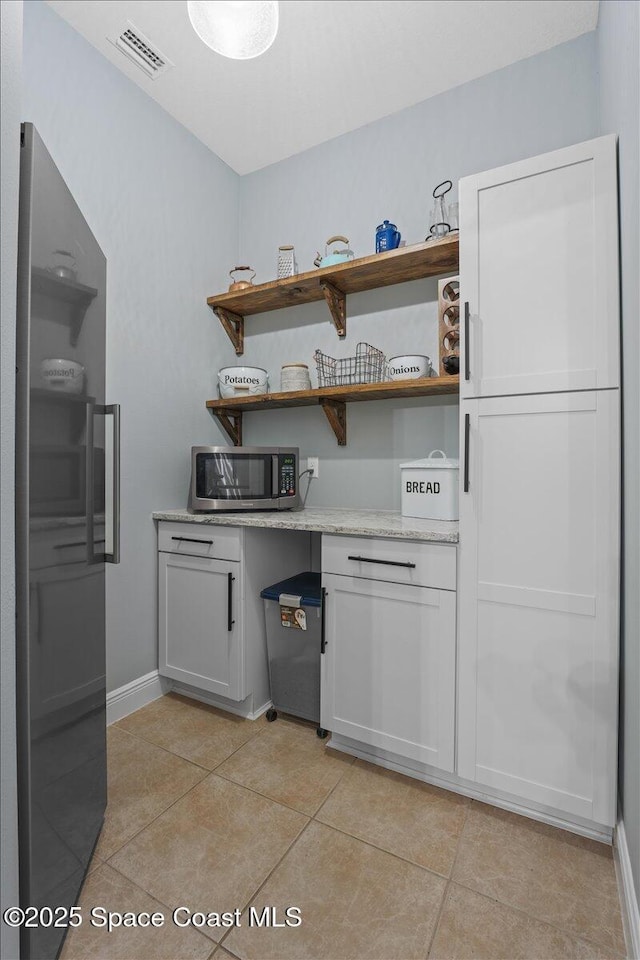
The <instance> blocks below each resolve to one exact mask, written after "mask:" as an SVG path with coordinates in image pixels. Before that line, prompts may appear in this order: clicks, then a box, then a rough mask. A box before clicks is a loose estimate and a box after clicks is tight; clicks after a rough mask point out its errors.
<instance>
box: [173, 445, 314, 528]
mask: <svg viewBox="0 0 640 960" xmlns="http://www.w3.org/2000/svg"><path fill="white" fill-rule="evenodd" d="M299 460H300V457H299V451H298V448H297V447H192V448H191V487H190V490H189V509H190V510H194V511H197V510H200V511H208V512H211V511H214V510H294V509H296V508H298V507H300V505H301V502H300V493H299V491H298V473H299Z"/></svg>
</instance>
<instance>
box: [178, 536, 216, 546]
mask: <svg viewBox="0 0 640 960" xmlns="http://www.w3.org/2000/svg"><path fill="white" fill-rule="evenodd" d="M171 539H172V540H184V542H185V543H205V544H207V545H208V546H210V547H211V546H212V545H213V540H196V539H195V538H194V537H171Z"/></svg>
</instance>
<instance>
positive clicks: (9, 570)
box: [0, 0, 22, 958]
mask: <svg viewBox="0 0 640 960" xmlns="http://www.w3.org/2000/svg"><path fill="white" fill-rule="evenodd" d="M1 21H2V22H1V25H2V30H1V31H0V36H1V44H2V48H1V50H0V61H1V62H2V72H1V80H2V82H1V96H0V117H1V131H0V132H1V143H0V146H1V152H0V168H1V169H2V182H1V192H0V199H1V203H0V231H1V234H0V246H1V247H2V265H1V270H2V274H1V286H0V289H1V299H0V396H1V401H2V402H1V404H0V411H1V420H0V467H1V471H2V473H1V477H0V497H1V499H0V505H1V508H2V513H1V524H0V530H1V531H2V532H1V535H0V568H1V569H2V576H1V577H0V591H1V592H0V615H1V630H0V637H1V647H0V714H1V715H0V753H1V757H0V818H1V819H0V849H1V850H2V857H1V858H0V890H1V894H2V896H1V909H0V914H1V913H2V912H4V909H5V907H8V906H12V905H15V904H16V903H18V835H17V823H18V821H17V805H16V741H15V730H16V713H15V622H16V621H15V615H16V608H15V554H14V510H15V500H14V485H15V469H14V461H15V453H14V444H15V370H16V365H15V338H16V265H17V256H18V179H19V169H20V120H21V116H20V100H21V95H22V91H21V83H22V3H18V2H15V0H10V2H6V0H5V2H3V4H2V13H1ZM18 940H19V938H18V931H17V930H12V929H11V928H10V927H7V926H6V925H5V924H4V923H0V955H1V956H2V957H7V958H8V957H17V956H18Z"/></svg>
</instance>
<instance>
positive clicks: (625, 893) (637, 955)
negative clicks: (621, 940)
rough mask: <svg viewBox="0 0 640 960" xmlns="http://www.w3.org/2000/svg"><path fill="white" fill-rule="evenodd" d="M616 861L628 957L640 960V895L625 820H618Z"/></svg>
mask: <svg viewBox="0 0 640 960" xmlns="http://www.w3.org/2000/svg"><path fill="white" fill-rule="evenodd" d="M614 859H615V863H616V873H617V875H618V889H619V891H620V901H621V904H622V920H623V923H624V936H625V940H626V941H627V956H628V957H629V960H640V906H639V905H638V894H637V893H636V888H635V884H634V881H633V872H632V870H631V858H630V857H629V847H628V845H627V834H626V831H625V829H624V821H623V820H618V825H617V827H616V840H615V846H614Z"/></svg>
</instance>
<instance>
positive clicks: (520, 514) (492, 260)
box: [457, 137, 620, 827]
mask: <svg viewBox="0 0 640 960" xmlns="http://www.w3.org/2000/svg"><path fill="white" fill-rule="evenodd" d="M615 196H616V179H615V139H614V138H613V137H605V138H602V139H601V140H596V141H591V142H590V143H586V144H579V145H578V146H576V147H571V148H568V149H566V150H560V151H558V152H556V153H554V154H547V155H545V156H543V157H538V158H535V159H533V160H527V161H523V162H522V163H517V164H514V165H512V166H511V167H505V168H501V169H500V170H496V171H490V172H489V173H486V174H482V175H480V176H478V177H470V178H467V180H464V181H461V189H460V198H461V231H460V233H461V238H460V242H461V271H462V273H461V288H462V291H463V293H462V296H463V299H464V300H466V301H468V302H469V307H470V309H469V312H470V321H469V324H468V327H469V329H468V337H467V336H466V335H465V334H466V331H465V330H464V324H463V332H462V346H463V354H464V351H465V350H468V351H469V353H468V365H469V368H470V370H469V374H470V375H469V379H468V380H466V381H465V380H464V374H465V371H464V366H465V365H464V363H463V368H462V376H461V395H462V401H461V405H460V412H461V451H462V455H461V456H462V462H461V492H460V579H459V596H460V604H459V639H458V644H459V667H458V669H459V688H458V693H459V702H458V769H457V773H458V775H459V776H460V777H462V778H464V779H466V780H469V781H474V782H476V783H478V784H481V785H482V786H483V787H488V788H490V789H491V790H495V791H499V792H501V793H502V794H507V795H508V796H510V797H512V798H513V797H515V798H517V799H518V800H519V801H520V802H524V803H525V805H526V803H527V802H530V803H532V804H533V805H542V806H544V807H547V808H550V809H551V810H552V811H555V812H556V813H557V814H558V815H560V816H563V817H564V818H566V819H569V820H570V819H572V818H576V819H580V820H586V821H592V822H594V823H596V824H598V825H602V826H608V827H610V826H612V825H613V824H614V823H615V796H616V787H615V783H616V754H617V709H618V707H617V682H618V592H619V483H620V480H619V459H620V450H619V433H620V425H619V392H618V390H617V389H615V388H616V387H617V386H618V364H619V357H618V300H617V282H618V280H617V226H616V208H615ZM593 388H598V389H593ZM601 388H606V389H601ZM472 397H476V398H477V399H472Z"/></svg>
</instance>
